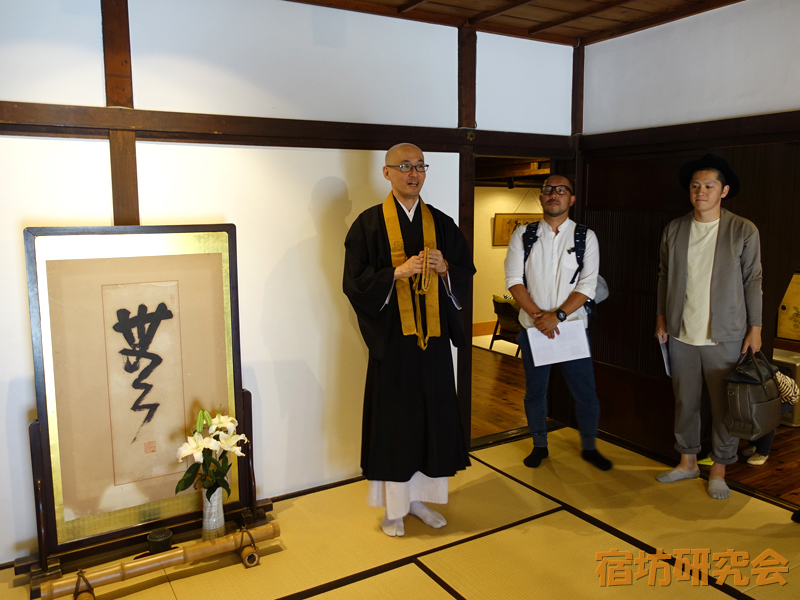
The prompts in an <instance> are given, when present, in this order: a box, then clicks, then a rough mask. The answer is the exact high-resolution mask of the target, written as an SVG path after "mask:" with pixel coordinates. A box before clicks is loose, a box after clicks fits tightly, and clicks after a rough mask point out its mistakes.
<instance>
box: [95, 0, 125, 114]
mask: <svg viewBox="0 0 800 600" xmlns="http://www.w3.org/2000/svg"><path fill="white" fill-rule="evenodd" d="M100 11H101V14H102V21H103V61H104V63H105V77H106V106H123V107H125V108H133V80H132V78H131V38H130V32H129V26H128V0H101V2H100Z"/></svg>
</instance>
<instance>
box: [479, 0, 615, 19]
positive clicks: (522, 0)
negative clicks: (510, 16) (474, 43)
mask: <svg viewBox="0 0 800 600" xmlns="http://www.w3.org/2000/svg"><path fill="white" fill-rule="evenodd" d="M626 1H630V0H626ZM530 3H531V0H510V1H509V2H506V3H505V4H501V5H500V6H498V7H497V8H493V9H492V10H486V11H484V12H482V13H478V14H477V15H475V16H474V17H472V18H470V20H469V24H470V25H475V24H477V23H480V22H481V21H485V20H486V19H491V18H492V17H494V16H495V15H500V14H503V13H504V12H508V11H510V10H512V9H514V8H517V7H518V6H522V5H524V4H530Z"/></svg>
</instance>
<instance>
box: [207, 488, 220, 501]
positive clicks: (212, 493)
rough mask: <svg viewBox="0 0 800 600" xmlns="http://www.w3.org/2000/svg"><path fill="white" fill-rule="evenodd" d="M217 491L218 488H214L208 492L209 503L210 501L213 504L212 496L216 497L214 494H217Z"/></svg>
mask: <svg viewBox="0 0 800 600" xmlns="http://www.w3.org/2000/svg"><path fill="white" fill-rule="evenodd" d="M216 491H217V488H216V487H214V488H208V490H206V498H208V501H209V502H211V496H213V495H214V492H216Z"/></svg>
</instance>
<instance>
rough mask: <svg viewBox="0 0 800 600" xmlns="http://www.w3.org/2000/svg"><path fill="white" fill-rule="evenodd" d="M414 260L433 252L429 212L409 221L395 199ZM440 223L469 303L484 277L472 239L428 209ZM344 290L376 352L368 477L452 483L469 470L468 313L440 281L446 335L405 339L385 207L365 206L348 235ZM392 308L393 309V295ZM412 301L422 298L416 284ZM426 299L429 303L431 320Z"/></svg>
mask: <svg viewBox="0 0 800 600" xmlns="http://www.w3.org/2000/svg"><path fill="white" fill-rule="evenodd" d="M395 208H396V209H397V211H398V216H399V220H400V229H401V231H402V233H403V241H404V244H405V251H406V256H408V257H411V256H414V255H417V254H419V253H420V252H421V251H422V250H423V248H424V242H423V237H422V211H421V209H420V207H419V206H417V209H416V211H415V212H414V220H413V222H412V221H409V220H408V216H407V215H406V213H405V211H404V210H403V208H402V207H401V206H400V205H399V203H398V202H397V201H395ZM428 208H429V209H430V211H431V213H432V215H433V220H434V223H435V227H436V245H437V247H438V248H439V250H441V252H442V255H443V256H444V258H445V259H446V260H447V261H448V263H449V265H450V271H449V274H450V286H451V291H452V293H453V295H454V296H455V298H456V299H458V301H459V302H463V301H464V299H465V298H466V297H467V292H468V290H469V283H470V278H471V277H472V275H473V274H474V273H475V267H474V265H473V264H472V256H471V252H470V249H469V246H468V245H467V241H466V239H465V238H464V235H463V234H462V233H461V231H460V230H459V229H458V227H457V226H456V224H455V223H454V222H453V220H452V219H451V218H450V217H448V216H447V215H446V214H444V213H443V212H441V211H438V210H436V209H435V208H433V207H432V206H430V205H428ZM345 251H346V252H345V267H344V293H345V294H346V295H347V297H348V299H349V300H350V303H351V304H352V305H353V308H354V309H355V311H356V315H357V317H358V324H359V328H360V329H361V334H362V336H363V337H364V341H365V342H366V344H367V347H368V349H369V364H368V367H367V383H366V389H365V391H364V415H363V425H362V437H361V469H362V471H363V473H364V476H365V477H366V478H367V479H371V480H378V481H408V480H409V479H411V476H412V475H413V474H414V473H415V472H417V471H421V472H422V473H424V474H425V475H427V476H428V477H449V476H451V475H454V474H455V473H456V471H458V470H460V469H464V468H466V467H467V466H469V456H468V454H467V444H466V441H465V440H464V434H463V428H462V418H464V419H468V418H469V415H461V414H460V411H459V406H458V399H457V397H456V388H455V378H454V375H453V358H452V354H451V348H450V340H452V341H453V344H455V345H456V346H457V347H458V346H463V345H465V344H467V343H468V341H469V337H468V336H467V335H466V334H465V323H464V319H465V316H464V314H463V311H459V310H458V309H457V308H456V306H455V305H454V304H453V301H452V300H451V298H450V297H449V296H448V294H447V291H446V288H445V285H444V283H443V281H442V278H441V277H438V276H437V277H436V279H437V280H438V284H439V320H440V322H441V336H440V337H431V338H429V339H428V347H427V349H426V350H424V351H423V350H422V349H420V348H419V346H417V336H415V335H407V336H404V335H403V329H402V325H401V323H400V311H399V308H398V305H397V293H396V292H395V291H394V290H392V282H393V278H394V267H393V266H392V258H391V252H390V249H389V238H388V236H387V233H386V223H385V221H384V218H383V207H382V205H380V204H379V205H377V206H373V207H372V208H369V209H367V210H365V211H364V212H363V213H361V215H359V217H358V218H357V219H356V221H355V223H353V225H352V227H351V228H350V231H349V232H348V234H347V238H346V239H345ZM390 291H391V292H392V295H391V298H390V299H389V303H388V304H386V305H385V306H384V303H385V302H386V298H387V296H388V295H389V292H390ZM411 295H412V305H413V304H414V299H413V298H414V292H413V288H412V294H411ZM424 300H425V299H424V298H420V306H421V307H422V311H423V316H424V312H425V311H424V305H425V302H424Z"/></svg>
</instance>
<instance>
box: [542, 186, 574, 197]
mask: <svg viewBox="0 0 800 600" xmlns="http://www.w3.org/2000/svg"><path fill="white" fill-rule="evenodd" d="M553 191H555V193H556V194H558V195H559V196H563V195H564V194H566V193H567V192H569V193H570V194H571V193H572V190H571V189H569V188H568V187H567V186H565V185H546V186H544V187H543V188H542V194H544V195H545V196H547V195H548V194H552V193H553Z"/></svg>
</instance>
